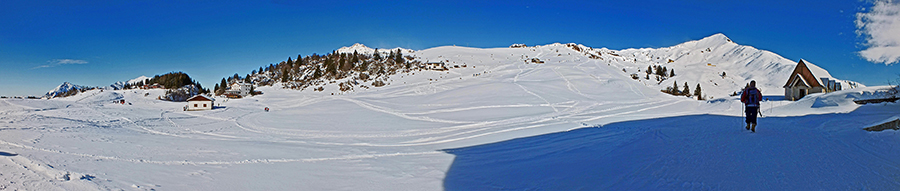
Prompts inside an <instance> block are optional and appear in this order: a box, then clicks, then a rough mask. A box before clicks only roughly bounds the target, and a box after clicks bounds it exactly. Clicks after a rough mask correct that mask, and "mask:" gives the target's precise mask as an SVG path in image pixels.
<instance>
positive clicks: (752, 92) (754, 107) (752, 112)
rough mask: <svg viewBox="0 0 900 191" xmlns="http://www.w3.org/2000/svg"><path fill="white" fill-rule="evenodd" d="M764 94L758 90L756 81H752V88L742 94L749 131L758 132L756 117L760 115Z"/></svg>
mask: <svg viewBox="0 0 900 191" xmlns="http://www.w3.org/2000/svg"><path fill="white" fill-rule="evenodd" d="M761 99H762V93H760V91H759V89H756V81H755V80H753V81H750V86H749V87H747V88H746V89H744V91H743V92H741V102H742V103H744V107H745V109H744V111H745V112H746V113H747V127H746V129H747V130H751V131H753V132H754V133H755V132H756V115H757V114H759V100H761Z"/></svg>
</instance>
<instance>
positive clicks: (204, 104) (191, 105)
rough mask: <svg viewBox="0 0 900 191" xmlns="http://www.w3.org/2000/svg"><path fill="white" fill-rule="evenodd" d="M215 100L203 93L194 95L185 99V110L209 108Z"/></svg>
mask: <svg viewBox="0 0 900 191" xmlns="http://www.w3.org/2000/svg"><path fill="white" fill-rule="evenodd" d="M215 101H216V100H215V99H213V98H210V97H207V96H205V95H195V96H193V97H191V98H188V99H187V102H188V104H187V105H186V106H184V110H185V111H197V110H211V109H212V108H213V102H215Z"/></svg>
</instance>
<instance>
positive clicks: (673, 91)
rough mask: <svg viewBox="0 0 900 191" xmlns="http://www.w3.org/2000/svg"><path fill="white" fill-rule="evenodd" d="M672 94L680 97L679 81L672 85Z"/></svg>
mask: <svg viewBox="0 0 900 191" xmlns="http://www.w3.org/2000/svg"><path fill="white" fill-rule="evenodd" d="M670 93H671V94H673V95H678V94H679V93H678V81H675V82H673V84H672V92H670Z"/></svg>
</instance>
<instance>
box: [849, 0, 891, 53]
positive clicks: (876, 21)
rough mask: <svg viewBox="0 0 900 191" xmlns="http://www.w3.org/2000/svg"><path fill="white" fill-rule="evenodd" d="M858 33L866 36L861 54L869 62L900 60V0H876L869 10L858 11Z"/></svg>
mask: <svg viewBox="0 0 900 191" xmlns="http://www.w3.org/2000/svg"><path fill="white" fill-rule="evenodd" d="M856 33H857V34H858V35H861V36H864V37H865V39H866V42H865V43H864V45H865V46H866V49H865V50H862V51H859V55H860V56H861V57H863V58H865V59H866V60H868V61H869V62H875V63H884V64H887V65H890V64H895V63H897V62H900V1H897V2H895V1H892V0H875V4H874V6H872V8H870V9H869V12H867V13H865V12H860V13H856Z"/></svg>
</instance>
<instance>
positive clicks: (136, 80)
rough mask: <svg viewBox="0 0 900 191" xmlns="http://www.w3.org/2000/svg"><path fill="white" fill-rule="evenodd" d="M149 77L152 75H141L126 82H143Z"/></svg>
mask: <svg viewBox="0 0 900 191" xmlns="http://www.w3.org/2000/svg"><path fill="white" fill-rule="evenodd" d="M148 79H151V78H150V77H147V76H140V77H137V78H134V79H131V80H128V81H126V82H125V83H126V84H135V83H138V82H143V81H144V80H148Z"/></svg>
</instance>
